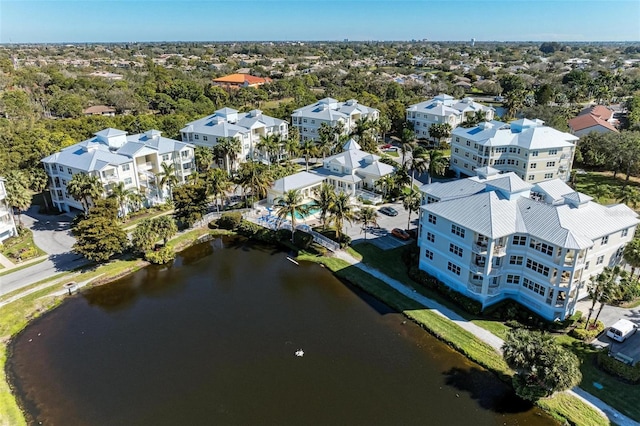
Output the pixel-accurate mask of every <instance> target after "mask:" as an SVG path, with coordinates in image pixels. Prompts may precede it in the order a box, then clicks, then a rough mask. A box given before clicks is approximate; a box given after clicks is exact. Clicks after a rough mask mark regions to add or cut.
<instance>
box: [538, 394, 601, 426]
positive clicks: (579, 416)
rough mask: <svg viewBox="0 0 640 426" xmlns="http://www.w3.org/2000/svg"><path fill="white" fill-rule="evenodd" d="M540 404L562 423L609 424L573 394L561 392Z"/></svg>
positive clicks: (589, 425)
mask: <svg viewBox="0 0 640 426" xmlns="http://www.w3.org/2000/svg"><path fill="white" fill-rule="evenodd" d="M538 406H539V407H540V408H542V409H543V410H545V411H547V412H548V413H550V414H551V416H552V417H554V418H555V419H556V420H558V421H559V422H560V423H562V424H571V425H579V426H598V425H609V421H608V420H606V419H605V418H603V417H602V416H601V415H600V414H599V413H598V412H596V411H595V410H594V409H593V408H591V407H590V406H589V405H587V404H585V403H584V402H582V400H580V399H578V398H575V397H573V396H570V395H567V394H565V393H561V394H558V395H555V396H553V397H552V398H545V399H541V400H539V401H538Z"/></svg>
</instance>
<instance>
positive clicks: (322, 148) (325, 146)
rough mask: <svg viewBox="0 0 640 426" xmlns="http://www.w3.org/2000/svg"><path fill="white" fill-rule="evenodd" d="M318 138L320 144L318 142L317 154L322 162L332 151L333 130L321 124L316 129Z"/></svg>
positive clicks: (334, 140) (333, 142) (325, 124)
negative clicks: (320, 156)
mask: <svg viewBox="0 0 640 426" xmlns="http://www.w3.org/2000/svg"><path fill="white" fill-rule="evenodd" d="M318 136H320V142H318V145H317V148H318V153H319V154H322V159H323V160H324V159H325V158H326V156H327V155H328V154H331V152H332V151H333V146H334V144H335V142H336V139H335V135H334V132H333V128H332V127H331V126H329V125H328V124H327V123H321V124H320V128H319V129H318Z"/></svg>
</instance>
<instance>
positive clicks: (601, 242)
mask: <svg viewBox="0 0 640 426" xmlns="http://www.w3.org/2000/svg"><path fill="white" fill-rule="evenodd" d="M608 243H609V236H608V235H605V236H604V237H602V239H601V240H600V245H601V246H604V245H606V244H608Z"/></svg>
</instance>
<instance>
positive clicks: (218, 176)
mask: <svg viewBox="0 0 640 426" xmlns="http://www.w3.org/2000/svg"><path fill="white" fill-rule="evenodd" d="M206 185H207V192H208V193H209V194H211V195H213V198H214V200H215V202H216V209H217V211H218V213H220V199H219V198H220V196H221V195H223V194H225V193H226V192H227V191H228V190H229V189H230V188H231V180H229V175H228V174H227V172H226V171H224V170H222V169H209V171H208V172H207V175H206Z"/></svg>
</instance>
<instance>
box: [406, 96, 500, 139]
mask: <svg viewBox="0 0 640 426" xmlns="http://www.w3.org/2000/svg"><path fill="white" fill-rule="evenodd" d="M478 112H482V113H483V114H484V117H485V118H484V119H485V120H487V121H490V120H493V117H494V115H495V110H494V109H493V108H491V107H488V106H485V105H482V104H479V103H477V102H474V101H473V98H464V99H454V98H453V96H449V95H445V94H440V95H438V96H436V97H435V98H433V99H429V100H428V101H424V102H420V103H418V104H413V105H410V106H409V108H407V121H408V122H409V123H411V124H413V130H414V132H415V135H416V139H429V138H430V135H429V127H431V125H432V124H449V125H450V126H451V128H452V129H455V128H456V127H458V126H460V125H461V124H462V123H464V122H465V121H467V120H468V119H469V118H471V117H474V116H475V115H476V113H478Z"/></svg>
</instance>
